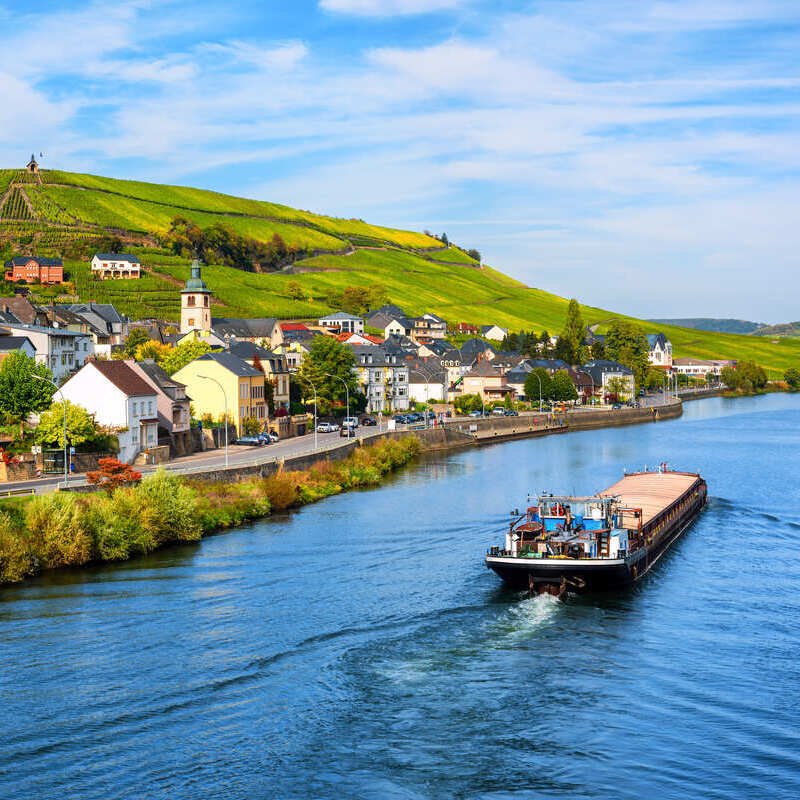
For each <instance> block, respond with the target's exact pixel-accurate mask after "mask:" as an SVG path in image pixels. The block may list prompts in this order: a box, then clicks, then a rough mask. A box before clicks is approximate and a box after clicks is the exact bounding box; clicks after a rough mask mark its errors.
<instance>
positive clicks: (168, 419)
mask: <svg viewBox="0 0 800 800" xmlns="http://www.w3.org/2000/svg"><path fill="white" fill-rule="evenodd" d="M125 363H126V364H127V365H128V366H129V367H130V368H131V369H132V370H133V371H134V372H135V373H136V374H137V375H139V377H140V378H142V379H143V380H144V381H145V382H147V383H148V384H149V385H150V386H151V387H152V388H153V390H154V391H155V393H156V411H157V416H158V443H159V444H166V443H167V442H168V443H169V446H170V453H171V454H172V455H173V456H185V455H188V454H189V453H191V452H193V450H194V448H193V446H192V431H191V421H192V419H191V417H192V415H191V409H190V405H189V404H190V398H189V397H188V396H187V394H186V386H184V384H182V383H180V382H179V381H176V380H175V379H174V378H171V377H170V376H169V375H167V373H166V372H164V370H163V369H161V367H159V366H158V364H156V362H155V361H153V360H152V359H149V358H148V359H145V360H144V361H140V362H138V363H137V362H136V361H125Z"/></svg>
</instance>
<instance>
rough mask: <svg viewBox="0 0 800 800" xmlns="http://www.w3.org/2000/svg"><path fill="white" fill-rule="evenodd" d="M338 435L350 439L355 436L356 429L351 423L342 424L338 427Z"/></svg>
mask: <svg viewBox="0 0 800 800" xmlns="http://www.w3.org/2000/svg"><path fill="white" fill-rule="evenodd" d="M339 436H344V437H346V438H348V439H350V438H352V437H354V436H356V429H355V428H354V427H353V426H352V425H342V427H341V428H339Z"/></svg>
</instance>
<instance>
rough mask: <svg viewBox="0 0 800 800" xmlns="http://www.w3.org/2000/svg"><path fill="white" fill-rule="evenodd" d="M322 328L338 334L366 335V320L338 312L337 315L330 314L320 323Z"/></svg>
mask: <svg viewBox="0 0 800 800" xmlns="http://www.w3.org/2000/svg"><path fill="white" fill-rule="evenodd" d="M319 325H320V327H321V328H326V329H327V330H329V331H335V332H336V333H364V320H363V319H361V317H359V316H356V315H355V314H348V313H347V312H345V311H337V312H336V313H335V314H328V316H326V317H323V318H322V319H320V321H319Z"/></svg>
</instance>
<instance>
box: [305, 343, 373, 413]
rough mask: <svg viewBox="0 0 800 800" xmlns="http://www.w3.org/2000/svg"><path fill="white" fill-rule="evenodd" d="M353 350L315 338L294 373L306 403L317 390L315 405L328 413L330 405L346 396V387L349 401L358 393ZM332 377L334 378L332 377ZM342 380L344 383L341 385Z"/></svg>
mask: <svg viewBox="0 0 800 800" xmlns="http://www.w3.org/2000/svg"><path fill="white" fill-rule="evenodd" d="M354 364H355V356H354V354H353V351H352V350H351V349H350V348H349V347H347V346H345V345H343V344H342V343H341V342H338V341H337V340H336V339H335V338H334V337H332V336H315V337H314V338H313V339H312V341H311V345H310V347H309V352H308V355H307V356H306V357H305V358H304V359H303V363H302V364H301V365H300V369H299V370H298V371H297V380H298V381H299V383H300V385H301V386H302V388H303V396H304V397H305V398H306V400H308V399H310V398H313V396H314V390H313V388H312V385H313V386H316V388H317V406H318V407H319V409H320V413H330V411H331V409H332V408H333V406H334V405H335V404H336V403H338V402H339V401H342V402H343V401H344V400H345V397H346V392H345V384H347V387H348V389H349V392H350V399H351V401H352V400H353V399H354V398H355V396H356V393H357V392H358V380H357V377H356V374H355V373H354V372H353V366H354ZM331 376H334V377H331ZM343 381H344V383H343Z"/></svg>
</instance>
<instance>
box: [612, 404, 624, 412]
mask: <svg viewBox="0 0 800 800" xmlns="http://www.w3.org/2000/svg"><path fill="white" fill-rule="evenodd" d="M611 408H612V409H613V410H614V411H618V410H619V409H620V408H622V403H614V405H613V406H611Z"/></svg>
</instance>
